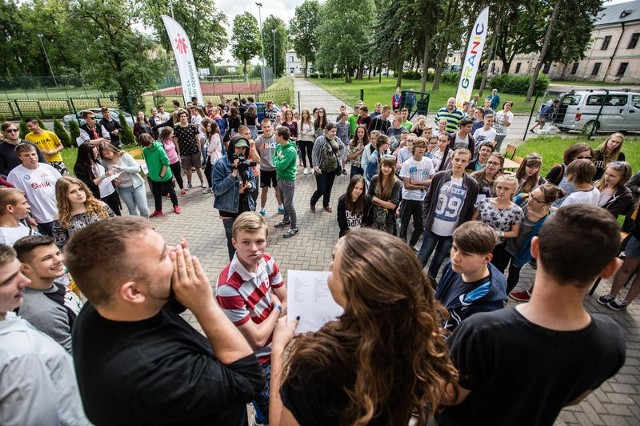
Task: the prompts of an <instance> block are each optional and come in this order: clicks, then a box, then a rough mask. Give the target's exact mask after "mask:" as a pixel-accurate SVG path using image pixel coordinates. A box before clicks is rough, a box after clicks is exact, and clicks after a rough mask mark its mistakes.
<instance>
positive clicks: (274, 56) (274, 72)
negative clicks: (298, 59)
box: [271, 28, 276, 78]
mask: <svg viewBox="0 0 640 426" xmlns="http://www.w3.org/2000/svg"><path fill="white" fill-rule="evenodd" d="M271 34H272V35H273V78H276V29H275V28H272V29H271Z"/></svg>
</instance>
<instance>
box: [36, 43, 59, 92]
mask: <svg viewBox="0 0 640 426" xmlns="http://www.w3.org/2000/svg"><path fill="white" fill-rule="evenodd" d="M38 38H39V39H40V44H41V45H42V50H43V51H44V57H45V58H47V64H49V71H51V76H52V77H53V84H55V85H56V87H58V82H57V81H56V75H55V74H54V73H53V68H51V62H50V61H49V55H47V49H45V48H44V43H43V42H42V34H38Z"/></svg>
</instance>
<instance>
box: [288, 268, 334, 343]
mask: <svg viewBox="0 0 640 426" xmlns="http://www.w3.org/2000/svg"><path fill="white" fill-rule="evenodd" d="M328 275H329V272H328V271H296V270H291V269H290V270H289V271H288V273H287V321H291V320H292V319H293V318H295V317H297V316H299V317H300V322H299V323H298V327H297V328H296V333H306V332H307V331H317V330H319V329H320V328H321V327H322V326H323V325H324V324H326V323H327V322H329V321H332V320H334V319H336V318H337V317H338V316H340V315H342V312H343V310H342V307H341V306H340V305H338V304H337V303H336V302H335V301H334V300H333V297H332V296H331V291H329V286H328V285H327V276H328Z"/></svg>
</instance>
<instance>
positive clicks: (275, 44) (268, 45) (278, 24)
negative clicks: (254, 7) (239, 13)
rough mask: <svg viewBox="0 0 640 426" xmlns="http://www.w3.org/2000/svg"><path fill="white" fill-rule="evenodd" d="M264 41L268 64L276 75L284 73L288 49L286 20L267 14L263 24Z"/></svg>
mask: <svg viewBox="0 0 640 426" xmlns="http://www.w3.org/2000/svg"><path fill="white" fill-rule="evenodd" d="M262 41H263V42H264V56H265V57H266V58H265V59H266V60H267V65H268V66H270V67H271V69H272V70H273V73H274V77H279V76H281V75H282V74H283V73H284V67H285V62H284V59H285V57H284V55H285V52H286V50H287V29H286V28H285V25H284V21H283V20H282V19H280V18H278V17H276V16H273V15H269V16H267V19H265V20H264V24H263V25H262ZM274 60H275V64H274Z"/></svg>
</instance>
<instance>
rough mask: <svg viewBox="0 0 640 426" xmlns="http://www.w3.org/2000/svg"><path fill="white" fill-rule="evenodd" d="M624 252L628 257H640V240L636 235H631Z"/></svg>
mask: <svg viewBox="0 0 640 426" xmlns="http://www.w3.org/2000/svg"><path fill="white" fill-rule="evenodd" d="M624 254H625V256H626V257H632V258H634V259H640V240H638V238H636V237H634V236H631V237H629V241H628V242H627V246H626V247H625V248H624Z"/></svg>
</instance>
